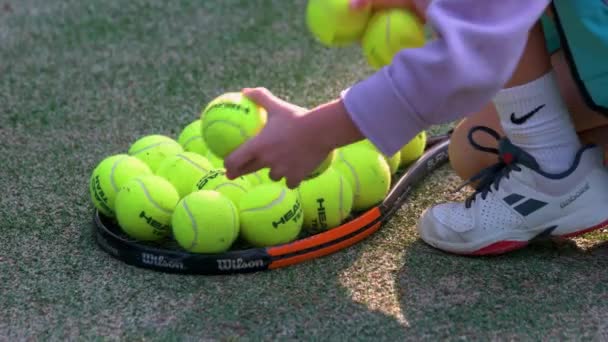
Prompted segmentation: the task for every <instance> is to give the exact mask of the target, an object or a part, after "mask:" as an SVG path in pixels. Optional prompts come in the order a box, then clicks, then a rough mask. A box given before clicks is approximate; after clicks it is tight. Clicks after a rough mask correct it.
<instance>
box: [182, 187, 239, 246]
mask: <svg viewBox="0 0 608 342" xmlns="http://www.w3.org/2000/svg"><path fill="white" fill-rule="evenodd" d="M171 226H172V229H173V237H174V238H175V240H176V241H177V243H178V244H179V245H180V246H181V247H182V248H183V249H185V250H187V251H190V252H194V253H223V252H225V251H227V250H229V249H230V247H231V246H232V244H233V243H234V241H235V240H236V238H237V237H238V236H239V214H238V211H237V209H236V206H235V205H234V203H232V201H231V200H229V199H228V198H227V197H226V196H224V195H222V194H220V193H219V192H216V191H206V190H204V191H197V192H193V193H191V194H189V195H188V196H186V197H184V198H182V200H181V201H179V203H178V204H177V206H176V207H175V210H174V212H173V217H172V219H171Z"/></svg>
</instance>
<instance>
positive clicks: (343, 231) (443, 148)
mask: <svg viewBox="0 0 608 342" xmlns="http://www.w3.org/2000/svg"><path fill="white" fill-rule="evenodd" d="M448 143H449V133H448V135H442V136H435V137H431V138H429V139H428V141H427V146H426V150H425V153H424V154H423V155H422V156H421V157H420V158H419V159H418V160H417V161H416V162H415V163H414V164H412V165H411V166H410V167H409V168H408V169H407V170H406V171H405V173H403V174H402V175H401V177H400V178H399V179H398V180H397V181H396V182H395V183H394V185H393V187H392V189H391V191H390V192H389V194H388V195H387V197H386V198H385V199H384V201H382V202H381V203H380V204H379V205H377V206H376V207H373V208H371V209H369V210H367V211H365V212H363V213H360V214H359V215H358V216H356V217H354V218H353V219H352V220H350V221H348V222H346V223H344V224H342V225H341V226H339V227H335V228H333V229H330V230H328V231H325V232H322V233H319V234H315V235H311V236H308V237H304V238H301V239H299V240H296V241H294V242H291V243H288V244H283V245H278V246H273V247H267V248H245V249H241V250H231V251H228V252H226V253H222V254H211V255H210V254H195V253H190V252H187V251H185V250H183V249H181V248H179V246H177V244H174V245H173V246H171V245H169V246H167V245H166V244H165V245H160V244H151V243H144V242H140V241H137V240H134V239H132V238H129V237H128V236H127V235H125V234H124V233H122V231H121V229H120V227H119V226H118V225H117V224H116V222H114V221H113V220H111V219H109V218H106V217H104V216H102V215H101V214H99V212H97V211H96V212H95V216H94V235H95V240H96V241H97V244H98V245H99V247H100V248H101V249H102V250H104V251H105V252H107V253H108V254H110V255H111V256H113V257H114V258H116V259H118V260H121V261H123V262H125V263H127V264H130V265H134V266H137V267H142V268H147V269H151V270H155V271H161V272H169V273H184V274H200V275H218V274H235V273H250V272H258V271H263V270H272V269H277V268H282V267H287V266H290V265H295V264H298V263H302V262H305V261H308V260H312V259H315V258H319V257H322V256H326V255H329V254H332V253H335V252H337V251H340V250H342V249H345V248H347V247H349V246H352V245H354V244H356V243H358V242H360V241H362V240H363V239H365V238H367V237H368V236H370V235H371V234H373V233H375V232H376V231H377V230H378V229H380V227H381V226H382V224H383V223H384V222H386V221H387V220H389V219H390V218H391V217H392V216H393V215H394V213H395V212H396V211H397V210H398V209H399V208H400V207H401V205H402V204H403V202H404V201H405V199H406V198H407V196H408V194H409V193H410V191H411V190H412V188H413V187H414V186H416V185H417V184H418V183H420V181H421V180H423V179H424V178H425V177H426V176H427V175H428V174H430V173H431V172H433V171H434V170H435V169H437V168H438V167H440V166H441V165H443V164H445V163H446V162H447V161H448V153H447V148H448Z"/></svg>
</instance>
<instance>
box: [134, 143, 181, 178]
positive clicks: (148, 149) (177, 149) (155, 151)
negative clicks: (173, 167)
mask: <svg viewBox="0 0 608 342" xmlns="http://www.w3.org/2000/svg"><path fill="white" fill-rule="evenodd" d="M181 152H184V149H183V148H182V146H181V145H180V144H179V143H178V142H177V141H175V140H173V139H171V138H169V137H167V136H164V135H148V136H145V137H142V138H140V139H138V140H137V141H136V142H134V143H133V145H131V147H130V148H129V155H131V156H134V157H137V158H139V159H140V160H141V161H143V162H144V163H146V164H148V166H149V167H150V169H151V170H152V172H156V169H158V166H159V165H160V163H161V162H162V161H163V160H164V159H165V158H167V157H169V156H173V155H176V154H178V153H181Z"/></svg>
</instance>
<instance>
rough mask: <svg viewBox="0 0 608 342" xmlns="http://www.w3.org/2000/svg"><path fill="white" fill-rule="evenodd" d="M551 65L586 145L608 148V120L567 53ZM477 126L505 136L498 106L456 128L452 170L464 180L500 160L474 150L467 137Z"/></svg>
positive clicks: (487, 142) (485, 141) (481, 139)
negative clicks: (592, 104)
mask: <svg viewBox="0 0 608 342" xmlns="http://www.w3.org/2000/svg"><path fill="white" fill-rule="evenodd" d="M551 64H552V66H553V69H554V71H555V74H556V78H557V80H558V85H559V89H560V93H561V95H562V97H563V98H564V100H565V102H566V106H567V108H568V110H569V112H570V113H572V119H573V121H574V126H575V128H576V131H577V133H578V135H579V137H580V139H581V141H582V142H583V143H585V144H591V143H593V144H598V145H602V146H607V147H608V118H606V117H605V116H603V115H601V114H599V113H596V112H594V111H593V110H591V109H590V108H589V107H588V106H587V104H586V103H585V101H584V100H583V97H582V95H581V93H580V90H579V88H578V86H577V84H576V82H575V81H574V79H573V78H572V74H571V72H570V70H569V66H568V64H567V62H566V59H565V57H564V54H563V51H557V52H556V53H555V54H553V55H552V56H551ZM474 126H486V127H489V128H492V129H493V130H495V131H497V132H498V133H499V134H500V135H504V134H505V133H504V131H503V130H502V127H501V125H500V121H499V119H498V113H497V112H496V108H495V106H494V105H493V104H492V103H490V104H488V105H487V106H486V107H485V108H484V109H483V110H481V111H479V112H477V113H475V114H473V115H472V116H470V117H468V118H467V119H465V120H463V121H461V122H460V123H459V124H458V125H457V126H456V128H455V130H454V133H453V135H452V139H451V142H450V148H449V154H450V162H451V165H452V168H453V169H454V170H455V171H456V173H457V174H458V175H459V176H460V177H462V178H463V179H469V178H470V177H472V176H473V175H475V174H477V173H479V171H481V170H482V169H484V168H487V167H488V166H491V165H493V164H494V163H496V161H497V157H496V156H495V155H493V154H489V153H485V152H481V151H478V150H477V149H474V148H473V147H472V146H471V144H470V143H469V141H468V138H467V135H468V133H469V131H470V130H471V128H472V127H474ZM476 140H477V142H478V143H480V144H481V145H483V146H488V147H496V141H495V140H494V139H492V138H491V137H489V136H486V135H482V134H480V135H479V136H476Z"/></svg>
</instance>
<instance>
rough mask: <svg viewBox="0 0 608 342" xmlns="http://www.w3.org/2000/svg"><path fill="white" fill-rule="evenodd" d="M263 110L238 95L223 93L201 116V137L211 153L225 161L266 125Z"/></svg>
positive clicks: (241, 95) (264, 111)
mask: <svg viewBox="0 0 608 342" xmlns="http://www.w3.org/2000/svg"><path fill="white" fill-rule="evenodd" d="M266 116H267V115H266V110H265V109H264V108H262V107H260V106H258V105H257V104H256V103H254V102H253V101H251V100H250V99H248V98H247V97H245V96H244V95H243V94H241V93H226V94H224V95H221V96H219V97H217V98H215V99H214V100H213V101H211V102H210V103H209V104H208V105H207V107H206V108H205V110H204V111H203V113H202V114H201V120H202V121H201V123H202V124H201V126H202V135H203V139H205V143H206V144H207V147H208V148H209V150H211V152H213V153H214V154H215V155H216V156H218V157H220V158H224V157H226V156H227V155H229V154H230V153H231V152H232V151H234V150H236V148H237V147H239V146H241V144H243V143H244V142H245V141H247V140H249V139H250V138H251V137H253V136H255V135H256V134H258V132H260V130H262V127H264V125H265V124H266Z"/></svg>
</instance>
